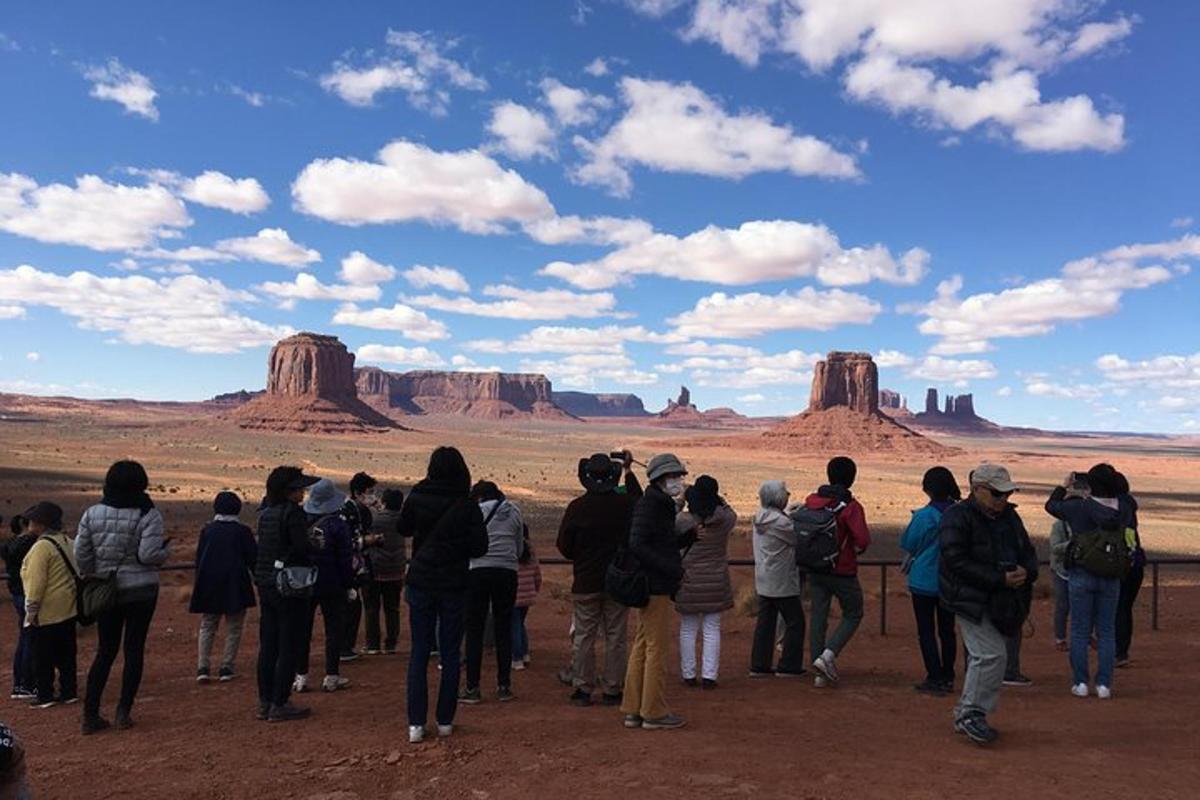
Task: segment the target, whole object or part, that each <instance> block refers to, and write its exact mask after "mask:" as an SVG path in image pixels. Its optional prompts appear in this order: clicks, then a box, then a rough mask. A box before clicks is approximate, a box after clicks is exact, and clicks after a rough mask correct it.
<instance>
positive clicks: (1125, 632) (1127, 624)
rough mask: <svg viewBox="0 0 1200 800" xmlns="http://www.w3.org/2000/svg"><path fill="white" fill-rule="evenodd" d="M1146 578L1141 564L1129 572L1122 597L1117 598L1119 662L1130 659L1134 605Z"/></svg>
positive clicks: (1122, 590) (1122, 585)
mask: <svg viewBox="0 0 1200 800" xmlns="http://www.w3.org/2000/svg"><path fill="white" fill-rule="evenodd" d="M1145 577H1146V567H1145V566H1143V565H1141V564H1139V565H1138V566H1136V567H1134V568H1133V569H1131V570H1129V574H1128V575H1126V576H1125V579H1124V580H1123V581H1121V596H1120V597H1119V598H1117V660H1118V661H1121V660H1124V659H1126V658H1129V645H1130V643H1131V642H1133V603H1134V601H1135V600H1137V596H1138V592H1139V591H1140V590H1141V588H1142V579H1143V578H1145Z"/></svg>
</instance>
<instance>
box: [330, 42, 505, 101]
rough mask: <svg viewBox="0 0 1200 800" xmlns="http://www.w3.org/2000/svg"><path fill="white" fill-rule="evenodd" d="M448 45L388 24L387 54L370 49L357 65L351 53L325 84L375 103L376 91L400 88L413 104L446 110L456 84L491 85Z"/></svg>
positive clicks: (347, 95) (470, 88)
mask: <svg viewBox="0 0 1200 800" xmlns="http://www.w3.org/2000/svg"><path fill="white" fill-rule="evenodd" d="M445 49H447V47H446V45H445V44H444V43H442V42H439V41H437V40H436V39H434V38H433V37H432V36H430V35H428V34H421V33H415V32H413V31H392V30H389V31H388V34H387V51H386V53H385V54H376V53H373V52H368V53H366V54H365V55H364V57H363V58H362V59H361V60H360V63H359V64H357V65H356V64H353V63H351V60H350V59H351V57H348V58H347V60H341V61H337V62H335V63H334V65H333V67H332V69H330V71H329V72H327V73H326V74H324V75H322V76H321V79H320V82H321V86H322V88H324V89H325V90H326V91H328V92H331V93H333V94H336V95H337V96H338V97H340V98H342V99H343V100H345V101H346V102H347V103H349V104H350V105H353V106H370V105H374V103H375V97H376V95H379V94H381V93H383V92H390V91H401V92H404V93H405V95H406V96H407V97H408V101H409V103H411V104H412V105H413V106H414V107H416V108H419V109H423V110H426V111H429V112H430V113H432V114H434V115H437V116H441V115H444V114H445V113H446V111H447V109H448V108H449V105H450V89H451V88H454V89H463V90H468V91H476V92H480V91H483V90H485V89H487V86H488V84H487V81H486V80H484V79H483V78H481V77H479V76H478V75H475V74H474V73H472V72H471V71H470V70H469V69H468V68H467V67H466V66H464V65H463V64H462V63H460V62H458V61H455V60H454V59H452V58H449V57H448V56H446V55H445V54H444V52H443V51H444V50H445Z"/></svg>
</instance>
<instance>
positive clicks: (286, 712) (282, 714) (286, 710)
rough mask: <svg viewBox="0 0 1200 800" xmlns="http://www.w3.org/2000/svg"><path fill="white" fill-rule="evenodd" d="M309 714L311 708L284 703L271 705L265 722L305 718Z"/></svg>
mask: <svg viewBox="0 0 1200 800" xmlns="http://www.w3.org/2000/svg"><path fill="white" fill-rule="evenodd" d="M311 714H312V709H310V708H305V707H303V706H294V705H292V704H291V703H284V704H283V705H281V706H271V710H270V711H268V712H267V722H291V721H293V720H297V719H305V718H306V717H308V716H309V715H311Z"/></svg>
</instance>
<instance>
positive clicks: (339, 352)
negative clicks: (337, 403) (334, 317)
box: [267, 333, 357, 400]
mask: <svg viewBox="0 0 1200 800" xmlns="http://www.w3.org/2000/svg"><path fill="white" fill-rule="evenodd" d="M267 394H268V395H270V396H276V397H323V398H325V399H327V400H345V399H352V398H354V397H357V394H356V393H355V388H354V354H353V353H351V352H350V351H349V350H347V349H346V345H344V344H342V343H341V342H340V341H338V339H337V337H336V336H324V335H322V334H319V333H298V334H296V335H295V336H289V337H288V338H286V339H282V340H280V341H279V342H276V344H275V346H274V347H273V348H271V357H270V359H269V361H268V365H267Z"/></svg>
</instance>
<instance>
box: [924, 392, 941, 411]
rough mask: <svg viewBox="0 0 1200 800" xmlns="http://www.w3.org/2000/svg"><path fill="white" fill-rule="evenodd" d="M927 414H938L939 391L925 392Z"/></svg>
mask: <svg viewBox="0 0 1200 800" xmlns="http://www.w3.org/2000/svg"><path fill="white" fill-rule="evenodd" d="M925 413H926V414H936V413H938V391H937V389H926V390H925Z"/></svg>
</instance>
